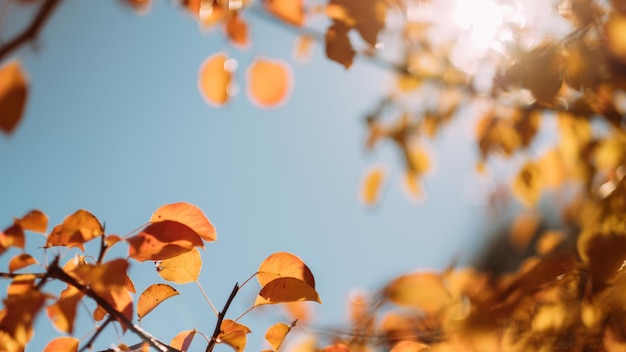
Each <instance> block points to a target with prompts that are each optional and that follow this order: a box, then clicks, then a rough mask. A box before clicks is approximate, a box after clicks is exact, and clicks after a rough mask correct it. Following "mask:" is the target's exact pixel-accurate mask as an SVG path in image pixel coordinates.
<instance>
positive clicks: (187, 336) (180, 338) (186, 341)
mask: <svg viewBox="0 0 626 352" xmlns="http://www.w3.org/2000/svg"><path fill="white" fill-rule="evenodd" d="M196 332H197V330H196V329H193V330H185V331H181V332H179V333H178V334H177V335H176V336H174V338H173V339H172V341H171V342H170V346H172V347H174V348H176V349H178V350H180V351H181V352H187V351H188V350H189V346H190V345H191V341H193V338H194V336H196Z"/></svg>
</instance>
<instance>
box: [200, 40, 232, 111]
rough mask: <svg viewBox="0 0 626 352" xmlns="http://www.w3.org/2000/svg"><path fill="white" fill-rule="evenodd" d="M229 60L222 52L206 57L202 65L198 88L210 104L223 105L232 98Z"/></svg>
mask: <svg viewBox="0 0 626 352" xmlns="http://www.w3.org/2000/svg"><path fill="white" fill-rule="evenodd" d="M228 62H230V61H229V58H228V56H227V55H226V54H225V53H223V52H220V53H217V54H214V55H211V56H209V57H208V58H206V60H204V62H203V63H202V65H201V66H200V72H199V73H198V89H199V90H200V93H201V94H202V97H203V98H204V100H206V102H207V103H209V105H215V106H221V105H224V104H225V103H227V102H228V100H229V98H230V93H229V88H230V82H231V80H232V72H231V70H230V69H229V68H230V67H229V66H228V65H227V63H228Z"/></svg>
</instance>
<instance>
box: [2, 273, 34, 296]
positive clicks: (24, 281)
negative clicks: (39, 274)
mask: <svg viewBox="0 0 626 352" xmlns="http://www.w3.org/2000/svg"><path fill="white" fill-rule="evenodd" d="M34 288H35V276H34V275H32V274H21V275H18V276H16V277H14V278H13V280H12V281H11V283H10V284H9V286H8V287H7V296H15V295H20V294H22V293H26V292H28V291H32V290H33V289H34Z"/></svg>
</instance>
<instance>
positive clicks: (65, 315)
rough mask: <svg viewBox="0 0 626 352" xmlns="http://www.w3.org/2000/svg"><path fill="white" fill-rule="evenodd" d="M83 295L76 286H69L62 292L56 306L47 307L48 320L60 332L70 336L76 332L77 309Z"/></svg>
mask: <svg viewBox="0 0 626 352" xmlns="http://www.w3.org/2000/svg"><path fill="white" fill-rule="evenodd" d="M83 295H84V294H83V293H82V292H80V291H78V289H77V288H75V287H74V286H68V287H67V288H66V289H65V290H63V291H62V292H61V294H60V295H59V299H58V300H57V301H56V302H55V303H54V304H51V305H49V306H47V307H46V313H47V314H48V318H49V319H50V321H52V323H53V324H54V326H55V327H56V328H57V329H58V330H60V331H62V332H66V333H68V334H71V333H73V332H74V322H75V319H76V307H77V306H78V302H80V300H81V299H82V298H83Z"/></svg>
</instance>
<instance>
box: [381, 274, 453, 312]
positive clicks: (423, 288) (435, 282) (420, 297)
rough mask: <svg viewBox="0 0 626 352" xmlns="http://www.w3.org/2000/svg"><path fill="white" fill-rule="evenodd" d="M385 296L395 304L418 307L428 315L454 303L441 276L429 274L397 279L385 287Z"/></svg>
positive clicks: (404, 276) (405, 276)
mask: <svg viewBox="0 0 626 352" xmlns="http://www.w3.org/2000/svg"><path fill="white" fill-rule="evenodd" d="M384 295H385V296H386V297H387V298H388V299H389V300H390V301H392V302H393V303H395V304H398V305H400V306H410V307H416V308H419V309H421V310H423V311H424V312H426V313H434V312H437V311H439V310H441V309H442V308H444V307H445V306H446V305H448V304H449V303H450V302H451V301H452V298H451V297H450V294H449V293H448V290H447V289H446V287H445V286H444V284H443V280H442V279H441V276H439V275H438V274H435V273H429V272H424V273H415V274H408V275H403V276H400V277H398V278H396V279H395V280H393V281H391V282H390V283H389V284H388V285H387V287H385V289H384Z"/></svg>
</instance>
